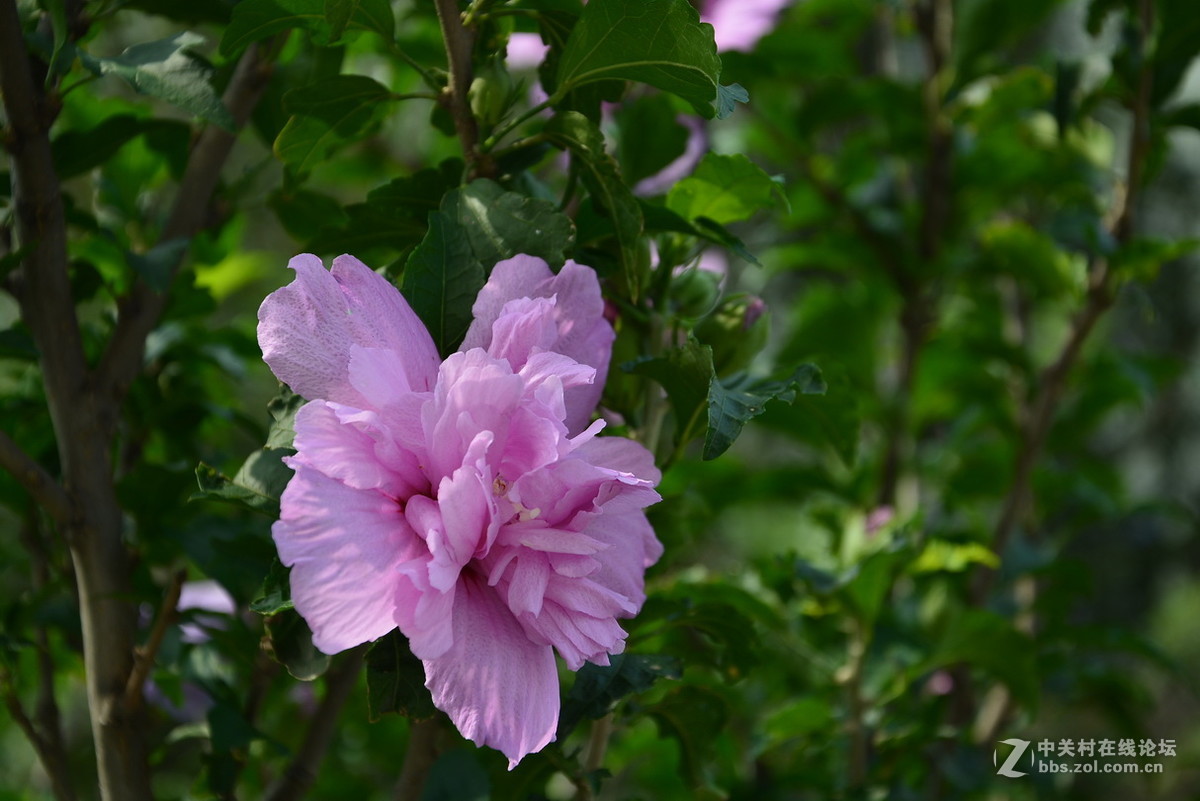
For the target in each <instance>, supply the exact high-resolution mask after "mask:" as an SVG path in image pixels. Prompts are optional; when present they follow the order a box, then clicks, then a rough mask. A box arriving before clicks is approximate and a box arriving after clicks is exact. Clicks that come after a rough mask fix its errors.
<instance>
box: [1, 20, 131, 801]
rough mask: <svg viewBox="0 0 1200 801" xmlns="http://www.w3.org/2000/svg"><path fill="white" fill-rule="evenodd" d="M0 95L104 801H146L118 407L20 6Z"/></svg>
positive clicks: (21, 297) (23, 292)
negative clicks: (87, 323) (131, 710)
mask: <svg viewBox="0 0 1200 801" xmlns="http://www.w3.org/2000/svg"><path fill="white" fill-rule="evenodd" d="M0 92H2V93H3V98H4V107H5V111H6V113H7V115H8V121H9V126H10V129H11V132H12V135H11V137H10V139H9V141H8V143H7V146H8V149H9V150H10V152H11V153H12V166H13V171H12V183H13V196H14V201H15V207H16V215H15V217H16V225H15V234H16V237H15V239H16V241H15V243H14V245H15V248H16V249H23V251H24V253H25V256H24V259H23V260H22V264H21V270H20V272H19V274H18V275H17V276H16V278H17V280H16V281H15V282H14V283H15V289H16V296H17V300H18V302H19V303H20V306H21V316H22V318H23V319H24V320H25V322H26V324H27V325H28V326H29V330H30V333H31V334H32V336H33V340H34V343H35V344H36V345H37V348H38V354H39V362H40V365H41V370H42V381H43V384H44V386H45V392H46V403H47V406H48V407H49V411H50V420H51V422H52V423H53V426H54V434H55V439H56V441H57V443H58V452H59V461H60V463H61V466H62V474H63V486H64V489H65V491H66V492H67V493H69V495H70V497H71V499H72V501H73V504H72V507H73V508H74V509H77V510H79V515H78V516H77V517H76V518H75V519H72V520H71V521H70V525H68V526H66V527H64V529H65V530H64V533H65V535H66V539H67V542H68V545H69V546H70V549H71V558H72V561H73V563H74V565H75V576H76V579H77V581H78V586H79V606H80V622H81V626H82V631H83V644H84V665H85V668H86V677H87V691H88V709H89V712H90V717H91V724H92V736H93V738H94V745H95V750H96V763H97V767H98V774H99V775H98V779H99V782H98V783H99V787H100V795H101V797H102V798H104V799H106V800H109V799H121V800H122V801H148V799H150V798H151V792H150V777H149V769H148V766H147V760H146V749H145V743H144V741H143V730H144V727H143V726H142V725H141V721H140V720H138V719H136V717H130V716H127V715H125V714H123V710H122V709H121V704H120V703H119V699H120V698H121V696H122V694H123V691H124V688H125V682H126V680H127V679H128V677H129V671H130V670H131V668H132V647H133V642H134V631H135V622H136V620H135V616H134V610H133V606H132V604H131V603H130V602H129V597H130V564H129V555H128V553H127V552H126V550H125V545H124V542H123V541H122V515H121V508H120V505H119V503H118V502H117V498H116V492H115V489H114V485H113V474H112V465H111V459H110V446H109V442H108V436H107V431H108V429H109V424H108V421H109V419H110V418H111V415H112V411H113V410H112V407H111V406H110V405H109V404H107V403H103V402H102V401H101V400H100V399H99V398H98V397H97V395H96V393H95V392H94V391H93V385H92V382H91V376H90V375H89V372H88V368H87V362H86V360H85V358H84V351H83V345H82V340H81V337H80V333H79V323H78V320H77V318H76V316H75V306H74V302H73V301H72V298H71V286H70V280H69V277H68V273H67V235H66V221H65V216H64V213H63V201H62V190H61V186H60V183H59V180H58V175H57V174H56V172H55V169H54V159H53V157H52V154H51V150H50V139H49V130H50V124H51V123H52V122H53V119H54V116H55V114H56V111H57V110H56V108H55V107H54V105H55V104H54V103H53V102H51V101H50V100H49V99H48V98H47V97H46V96H45V95H44V94H42V92H41V89H40V84H39V83H38V82H36V81H35V80H34V76H33V73H32V71H31V69H30V60H29V54H28V51H27V50H26V48H25V40H24V36H23V30H22V27H21V21H20V17H19V15H18V13H17V7H16V4H15V2H14V0H0Z"/></svg>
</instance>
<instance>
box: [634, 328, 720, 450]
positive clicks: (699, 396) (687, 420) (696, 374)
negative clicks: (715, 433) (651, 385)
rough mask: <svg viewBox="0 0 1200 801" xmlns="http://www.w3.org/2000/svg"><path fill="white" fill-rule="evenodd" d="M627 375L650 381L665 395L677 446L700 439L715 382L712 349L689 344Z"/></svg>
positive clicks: (636, 366)
mask: <svg viewBox="0 0 1200 801" xmlns="http://www.w3.org/2000/svg"><path fill="white" fill-rule="evenodd" d="M630 372H633V373H636V374H637V375H644V376H647V377H649V378H653V379H654V380H655V381H657V382H658V383H659V384H661V385H662V387H663V389H665V390H666V391H667V400H668V401H669V402H670V404H671V409H672V411H674V412H675V427H676V442H678V443H679V444H683V443H685V442H687V441H689V440H691V439H693V438H694V437H697V436H699V435H700V432H701V431H703V428H702V426H703V421H704V419H705V418H704V409H705V407H706V404H707V403H708V399H709V387H710V386H711V385H712V383H713V382H714V381H715V380H716V373H715V372H714V371H713V363H712V348H710V347H708V346H707V345H701V344H699V343H698V342H695V341H692V342H689V343H688V344H686V345H683V346H681V347H678V348H673V349H671V350H670V351H668V352H667V353H666V354H665V355H663V356H659V357H656V358H654V359H648V360H645V361H641V362H638V363H636V364H634V365H633V366H632V367H631V368H630Z"/></svg>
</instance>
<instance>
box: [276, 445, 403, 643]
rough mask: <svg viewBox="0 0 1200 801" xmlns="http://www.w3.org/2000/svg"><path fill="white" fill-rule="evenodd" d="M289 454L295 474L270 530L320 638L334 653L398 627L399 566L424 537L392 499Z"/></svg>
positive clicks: (304, 614) (297, 599)
mask: <svg viewBox="0 0 1200 801" xmlns="http://www.w3.org/2000/svg"><path fill="white" fill-rule="evenodd" d="M288 461H289V463H290V464H291V466H292V467H294V468H295V470H296V475H295V476H293V477H292V480H291V482H290V483H289V484H288V486H287V489H285V490H284V492H283V497H282V498H281V500H280V506H281V509H282V513H281V515H280V518H279V520H278V521H276V523H275V524H274V525H273V526H272V527H271V534H272V536H273V537H274V538H275V545H276V547H277V548H278V549H279V558H280V560H281V561H282V562H283V563H284V564H285V565H288V566H290V567H291V568H292V574H291V584H292V600H293V601H295V604H296V611H298V612H299V613H300V615H301V616H302V617H303V618H304V619H305V621H307V623H308V626H309V628H311V629H312V632H313V643H314V644H315V645H316V646H317V648H319V649H321V650H322V651H324V652H325V653H327V654H333V653H337V652H338V651H343V650H345V649H347V648H351V647H353V646H355V645H358V644H360V643H364V642H367V641H369V640H375V639H378V638H380V637H382V636H383V635H384V634H387V633H388V632H389V631H391V630H392V629H394V628H395V627H396V623H395V620H394V615H395V609H394V607H395V593H396V584H397V578H396V570H397V568H398V567H399V565H400V564H401V563H403V562H404V561H407V560H408V559H410V558H412V557H413V556H414V555H415V554H416V551H417V546H418V540H417V539H416V537H415V536H414V535H413V533H412V530H411V529H410V528H409V527H408V526H407V525H406V524H405V522H404V518H403V516H402V515H401V514H400V507H399V506H398V505H397V504H396V502H395V501H393V500H392V499H391V498H388V497H386V496H384V495H382V494H380V493H379V492H376V491H373V490H356V489H352V488H350V487H347V486H346V485H345V484H343V483H341V482H340V481H337V480H336V479H333V478H330V477H328V476H326V475H323V474H322V473H320V472H318V471H317V470H316V469H314V468H312V467H309V466H307V465H305V464H303V463H301V462H299V461H298V460H295V459H290V460H288Z"/></svg>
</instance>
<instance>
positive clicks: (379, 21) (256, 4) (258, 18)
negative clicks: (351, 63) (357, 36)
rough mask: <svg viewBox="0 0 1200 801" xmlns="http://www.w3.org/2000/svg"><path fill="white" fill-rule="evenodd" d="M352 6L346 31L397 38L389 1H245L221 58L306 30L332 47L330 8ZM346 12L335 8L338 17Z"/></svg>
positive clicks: (230, 28) (234, 18) (235, 16)
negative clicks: (270, 38) (295, 30)
mask: <svg viewBox="0 0 1200 801" xmlns="http://www.w3.org/2000/svg"><path fill="white" fill-rule="evenodd" d="M335 4H336V5H349V6H351V8H350V9H349V12H348V13H346V22H345V25H344V26H343V31H344V30H360V31H374V32H375V33H378V34H379V35H380V36H383V37H384V38H385V39H389V40H390V39H391V38H392V37H393V36H394V35H395V27H396V21H395V17H394V16H393V14H392V9H391V5H390V3H388V1H387V0H358V1H357V2H346V1H345V0H342V2H341V3H337V2H336V0H334V2H327V0H242V2H240V3H238V4H237V5H235V6H234V7H233V16H232V17H231V19H230V21H229V26H228V27H227V28H226V29H225V35H224V36H222V37H221V55H224V56H232V55H235V54H236V53H238V52H239V51H240V50H241V49H242V48H243V47H245V46H246V45H248V44H250V43H251V42H257V41H258V40H260V39H265V38H267V37H268V36H273V35H274V34H277V33H280V32H282V31H286V30H291V29H292V28H303V29H305V30H308V31H311V32H312V33H313V34H314V37H315V39H316V40H317V42H318V43H319V44H329V43H331V42H333V41H335V40H336V39H338V38H339V37H340V34H338V35H334V32H333V30H332V27H331V24H330V21H329V17H328V16H327V14H326V7H327V5H335ZM341 13H345V9H344V8H343V9H335V21H336V15H337V14H341Z"/></svg>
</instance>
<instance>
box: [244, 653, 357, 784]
mask: <svg viewBox="0 0 1200 801" xmlns="http://www.w3.org/2000/svg"><path fill="white" fill-rule="evenodd" d="M366 653H367V646H365V645H361V646H359V647H358V648H355V649H354V650H352V651H349V652H348V653H347V654H346V655H345V656H344V657H343V658H342V661H341V663H340V664H339V665H338V666H337V667H335V668H334V669H332V670H330V671H329V673H327V674H326V676H325V697H324V698H322V699H321V703H320V705H319V706H318V707H317V711H316V713H315V714H314V715H313V717H312V720H311V721H309V724H308V731H307V732H306V733H305V735H304V742H303V743H302V744H301V745H300V750H299V751H297V752H296V755H295V756H294V757H293V758H292V762H291V764H290V765H288V768H287V770H286V771H284V774H283V776H282V777H281V778H280V780H279V783H278V784H277V785H276V786H275V788H274V789H273V790H272V791H271V792H270V794H269V795H268V796H267V801H297V800H298V799H300V798H303V797H304V795H305V793H307V792H308V791H309V790H310V789H312V785H313V783H314V782H315V781H316V780H317V771H319V770H320V768H321V761H322V760H323V759H324V758H325V754H326V752H328V751H329V745H330V743H332V742H333V735H334V730H335V728H336V727H337V722H338V718H339V717H340V716H341V714H342V707H344V706H345V705H346V701H347V699H349V697H350V693H351V691H353V690H354V685H355V684H356V683H357V682H358V674H359V673H360V672H361V671H362V666H363V659H364V658H365V656H366Z"/></svg>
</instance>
